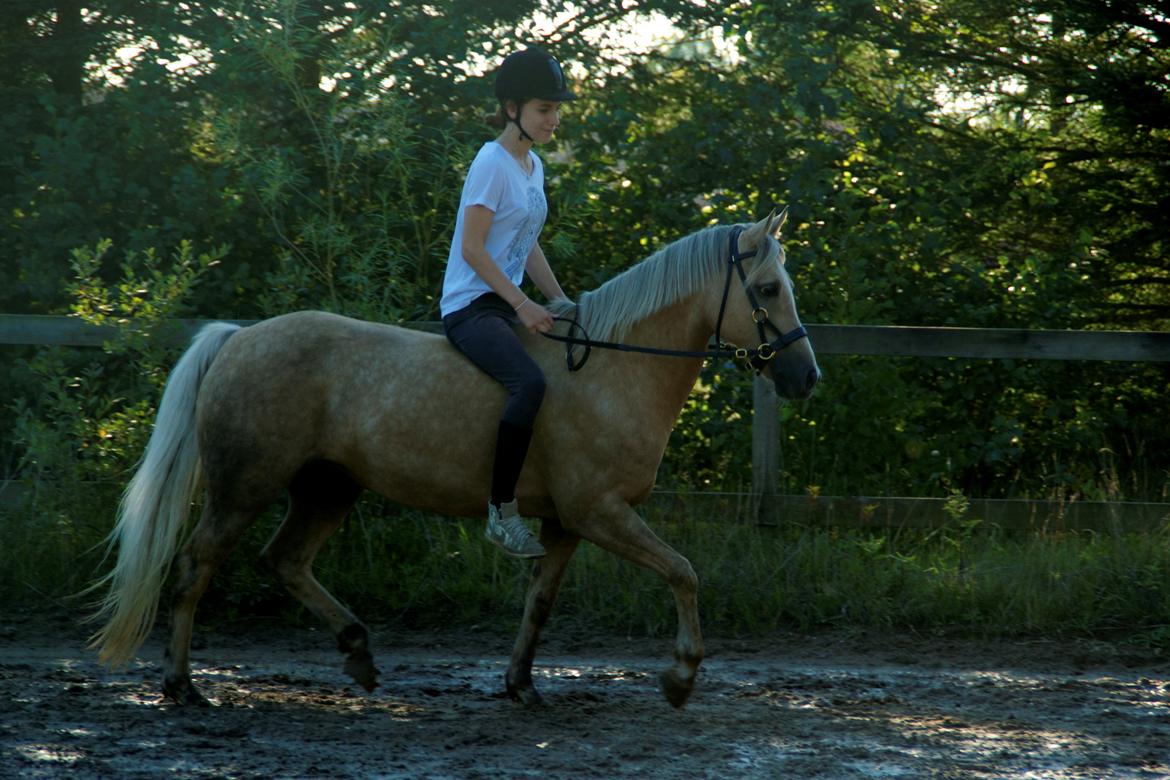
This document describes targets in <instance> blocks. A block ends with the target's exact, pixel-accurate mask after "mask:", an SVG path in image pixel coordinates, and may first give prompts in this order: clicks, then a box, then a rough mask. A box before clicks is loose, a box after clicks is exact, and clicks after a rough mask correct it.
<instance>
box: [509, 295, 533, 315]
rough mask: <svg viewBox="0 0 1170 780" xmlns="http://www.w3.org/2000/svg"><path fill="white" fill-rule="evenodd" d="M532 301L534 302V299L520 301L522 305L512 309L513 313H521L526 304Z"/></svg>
mask: <svg viewBox="0 0 1170 780" xmlns="http://www.w3.org/2000/svg"><path fill="white" fill-rule="evenodd" d="M530 300H532V299H531V298H525V299H524V300H522V301H520V303H519V304H518V305H516V306H513V307H512V311H515V312H519V311H520V310H521V309H523V308H524V304H526V303H528V302H529V301H530Z"/></svg>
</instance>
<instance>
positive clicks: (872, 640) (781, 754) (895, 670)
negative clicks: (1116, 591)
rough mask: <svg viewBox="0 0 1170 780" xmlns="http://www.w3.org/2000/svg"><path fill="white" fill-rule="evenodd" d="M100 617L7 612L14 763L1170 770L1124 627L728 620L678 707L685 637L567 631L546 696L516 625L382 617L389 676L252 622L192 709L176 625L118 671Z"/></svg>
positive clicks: (1161, 694) (918, 772) (853, 771)
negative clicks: (515, 662)
mask: <svg viewBox="0 0 1170 780" xmlns="http://www.w3.org/2000/svg"><path fill="white" fill-rule="evenodd" d="M83 636H84V634H83V632H82V631H81V630H80V629H78V628H76V627H74V626H72V625H71V624H69V623H49V624H46V623H45V622H44V621H40V622H33V621H19V620H17V621H14V620H5V619H3V618H2V617H0V777H5V778H7V777H20V778H58V777H62V778H64V777H68V778H77V779H78V780H86V779H88V778H120V779H121V778H130V779H133V778H159V777H182V778H264V779H265V780H269V779H270V778H327V777H338V778H451V779H452V780H456V779H463V778H492V779H493V780H495V779H496V778H522V777H533V778H639V779H640V780H646V779H647V778H675V777H677V778H688V779H690V778H742V777H761V778H806V777H807V778H829V779H830V780H833V779H836V778H1046V779H1056V780H1062V779H1064V778H1086V779H1089V778H1092V779H1093V780H1099V779H1100V778H1166V777H1170V663H1167V662H1166V660H1165V659H1158V658H1156V657H1153V656H1151V655H1149V654H1145V653H1142V652H1140V651H1135V650H1133V649H1126V648H1124V647H1121V646H1111V645H1105V644H1100V643H1091V642H1077V643H1069V642H1062V643H1055V642H994V643H989V642H966V641H945V640H930V639H921V638H915V637H905V636H900V637H889V636H872V635H849V636H845V635H840V634H829V635H818V636H814V637H808V636H779V637H773V638H771V639H767V640H763V639H760V640H755V639H753V640H742V639H740V640H725V639H719V638H718V637H712V638H709V639H708V651H709V656H708V659H707V661H706V662H705V663H704V665H703V669H702V671H701V676H700V680H699V684H698V686H697V688H696V691H695V694H694V696H693V697H692V699H691V701H690V703H689V704H688V705H687V707H686V708H685V709H682V710H674V709H672V708H671V707H670V706H669V705H668V704H667V703H666V701H665V700H664V699H663V698H662V696H661V695H660V694H659V692H658V691H657V689H656V680H657V675H658V672H659V671H661V670H662V669H663V668H665V667H666V665H667V662H668V657H669V653H670V646H671V643H670V641H669V640H644V639H639V640H630V639H627V638H624V637H609V638H597V637H587V636H580V637H575V638H574V637H569V638H566V637H563V636H562V637H559V638H558V637H557V636H555V635H553V636H550V637H549V640H548V641H547V642H546V643H545V644H544V645H543V646H542V651H541V653H540V654H539V655H538V657H537V666H536V669H535V674H534V677H535V680H536V683H537V686H538V687H539V689H540V691H541V692H542V693H543V694H544V698H545V703H544V705H542V706H540V707H536V708H525V707H522V706H520V705H517V704H514V703H512V702H511V701H510V700H508V698H507V697H506V696H505V695H504V693H503V674H504V668H505V666H506V664H507V656H508V651H509V648H510V637H509V636H507V635H506V634H505V632H504V631H503V630H500V631H495V630H493V631H478V632H477V631H461V632H451V633H428V634H419V633H400V632H395V631H392V630H390V629H387V628H378V627H375V629H374V647H375V651H374V652H375V657H376V659H377V661H378V663H379V667H380V668H381V670H382V687H381V688H379V689H378V690H377V691H376V692H375V693H373V694H366V693H364V692H363V691H361V690H360V689H358V688H357V687H356V686H354V685H353V684H351V683H350V682H349V681H348V678H346V677H344V675H343V674H342V672H341V660H342V659H341V657H340V655H339V654H338V653H336V651H335V650H334V648H333V644H332V642H331V640H330V638H329V637H328V636H326V635H325V634H324V632H321V631H314V630H309V629H304V628H295V627H289V626H287V625H282V624H271V625H256V624H251V625H246V626H245V625H241V626H229V627H225V628H223V629H221V630H218V631H215V632H211V633H204V634H201V635H197V636H199V641H197V644H196V646H195V650H194V655H193V658H194V664H195V669H194V672H195V675H194V676H195V681H196V684H198V685H200V686H201V688H202V690H203V692H204V693H205V694H206V695H208V697H209V698H211V699H212V700H213V701H214V702H215V703H216V704H217V706H215V707H213V708H210V709H182V708H178V707H176V706H174V705H172V704H169V703H166V702H163V701H162V700H161V697H160V695H159V678H160V672H159V665H158V662H157V659H158V658H160V657H161V647H160V642H159V639H158V635H157V634H156V636H155V638H154V639H152V641H151V642H150V643H149V644H148V645H147V646H146V648H145V649H144V653H143V656H142V658H143V659H144V660H142V661H141V662H140V664H139V665H137V666H136V667H134V668H131V669H129V670H127V671H125V672H120V673H115V674H110V673H106V672H103V671H101V670H100V669H99V668H98V667H97V666H96V664H95V663H94V658H93V656H92V655H91V654H89V653H87V652H86V651H85V650H84V649H83V647H82V644H83Z"/></svg>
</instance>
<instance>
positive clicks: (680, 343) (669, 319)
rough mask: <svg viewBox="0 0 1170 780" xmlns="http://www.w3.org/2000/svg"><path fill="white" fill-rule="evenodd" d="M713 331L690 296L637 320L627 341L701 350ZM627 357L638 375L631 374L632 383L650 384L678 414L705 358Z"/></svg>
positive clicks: (628, 354)
mask: <svg viewBox="0 0 1170 780" xmlns="http://www.w3.org/2000/svg"><path fill="white" fill-rule="evenodd" d="M711 333H712V328H711V327H709V326H708V324H707V323H706V322H705V321H704V319H703V317H702V315H701V313H700V312H699V311H698V310H697V308H696V306H695V301H694V300H693V298H688V299H684V300H682V301H679V302H678V303H675V304H672V305H670V306H666V307H664V308H663V309H662V310H660V311H658V312H655V313H654V314H652V315H650V316H649V317H647V318H645V319H644V320H641V321H640V322H638V323H635V324H634V325H633V326H632V327H631V328H630V330H629V332H628V333H627V334H626V336H625V338H624V339H623V341H625V342H626V343H628V344H637V345H640V346H647V347H656V348H660V349H669V350H682V351H687V352H697V351H701V350H704V349H706V347H707V342H708V340H709V339H710V337H711ZM627 357H628V360H627V368H628V369H629V370H631V371H633V372H636V375H637V376H636V379H635V377H634V376H631V377H630V379H631V382H630V384H631V386H633V385H634V383H635V382H636V383H637V384H638V385H639V386H642V387H645V388H647V390H649V392H650V393H651V394H652V395H653V397H654V398H656V399H658V400H659V401H660V402H661V403H663V404H665V405H667V406H673V407H675V408H674V412H673V413H674V414H677V412H678V410H679V409H681V408H682V405H683V403H684V402H685V401H686V398H687V396H688V395H690V392H691V389H692V388H693V387H694V386H695V380H696V379H697V378H698V376H699V370H700V369H701V368H702V365H703V361H702V359H701V358H677V357H652V356H649V355H644V354H638V353H627Z"/></svg>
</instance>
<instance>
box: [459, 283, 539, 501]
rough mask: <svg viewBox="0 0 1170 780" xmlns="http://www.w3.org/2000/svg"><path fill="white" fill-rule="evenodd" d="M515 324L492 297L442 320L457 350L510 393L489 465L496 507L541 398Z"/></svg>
mask: <svg viewBox="0 0 1170 780" xmlns="http://www.w3.org/2000/svg"><path fill="white" fill-rule="evenodd" d="M516 323H517V318H516V313H515V312H514V311H513V310H512V307H511V306H509V305H508V303H507V302H506V301H504V300H503V299H502V298H500V297H499V296H498V295H495V294H492V293H489V294H487V295H483V296H480V297H479V298H476V299H475V300H474V301H472V302H471V303H470V304H469V305H468V306H467V307H466V308H464V309H460V310H459V311H457V312H453V313H451V314H448V315H447V316H446V317H444V318H443V330H444V331H445V332H446V334H447V338H448V339H449V340H450V341H451V343H452V344H454V345H455V348H456V349H458V350H459V351H460V352H462V353H463V354H464V355H466V356H467V357H468V358H469V359H470V360H471V362H472V363H474V364H475V365H476V366H478V367H479V369H480V370H482V371H483V372H484V373H485V374H487V375H488V376H490V377H491V378H492V379H494V380H496V381H497V382H499V383H500V384H502V385H503V386H504V388H505V389H506V390H507V391H508V400H507V403H505V405H504V411H503V414H501V416H500V426H499V431H498V433H497V438H496V456H495V463H494V465H493V467H492V501H493V502H495V503H501V502H506V501H511V500H512V499H513V498H514V497H515V490H516V482H517V481H519V479H520V470H521V469H522V468H523V466H524V458H525V456H527V454H528V445H529V442H530V441H531V440H532V426H533V425H534V424H535V423H536V414H537V412H538V411H540V404H541V402H542V401H543V400H544V390H545V379H544V372H543V371H541V370H540V366H538V365H536V362H535V361H534V360H533V359H532V358H531V357H529V356H528V353H527V352H525V351H524V347H523V345H521V343H520V339H519V338H518V337H517V336H516V332H515V330H514V329H513V328H514V326H515V325H516Z"/></svg>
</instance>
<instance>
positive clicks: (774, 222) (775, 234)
mask: <svg viewBox="0 0 1170 780" xmlns="http://www.w3.org/2000/svg"><path fill="white" fill-rule="evenodd" d="M768 218H769V219H770V220H771V221H770V222H769V223H768V234H769V235H770V236H772V238H779V237H780V228H782V227H784V223H785V222H786V221H788V207H787V206H785V207H784V210H783V211H781V212H780V214H779V215H778V216H777V214H776V209H772V213H771V214H769V215H768Z"/></svg>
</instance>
